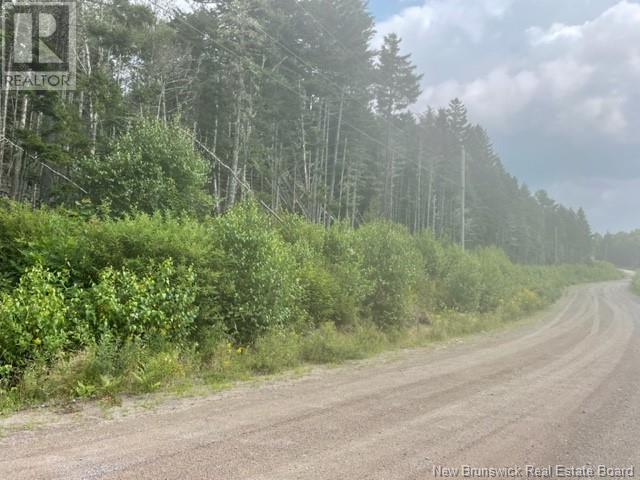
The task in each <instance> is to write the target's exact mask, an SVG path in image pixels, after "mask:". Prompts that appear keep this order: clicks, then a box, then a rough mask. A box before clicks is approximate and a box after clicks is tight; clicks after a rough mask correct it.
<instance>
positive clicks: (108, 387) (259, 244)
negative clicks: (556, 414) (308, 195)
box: [0, 201, 618, 410]
mask: <svg viewBox="0 0 640 480" xmlns="http://www.w3.org/2000/svg"><path fill="white" fill-rule="evenodd" d="M617 275H618V272H617V271H616V270H615V269H614V268H613V267H612V266H611V265H609V264H599V263H594V264H590V265H586V264H585V265H577V266H570V265H564V266H524V265H518V264H514V263H512V262H511V261H510V260H509V259H508V258H507V257H506V256H505V254H504V253H503V252H502V251H500V250H498V249H495V248H484V249H479V250H476V251H473V252H469V251H467V252H465V251H463V250H462V249H461V248H460V247H459V246H456V245H453V244H444V243H440V242H439V241H437V240H436V239H435V238H434V237H433V235H432V234H431V233H430V232H421V233H419V234H415V235H411V234H410V232H409V230H408V229H407V228H406V227H403V226H400V225H397V224H393V223H390V222H387V221H374V222H370V223H368V224H367V225H365V226H362V227H361V228H358V229H353V228H351V226H350V225H349V224H348V222H336V223H334V224H332V225H331V226H330V227H328V228H325V227H324V226H323V225H318V224H313V223H310V222H308V221H306V220H305V219H303V218H302V217H300V216H295V215H293V214H282V215H279V217H278V218H276V217H274V216H272V215H267V214H266V213H264V211H263V210H262V209H261V208H259V207H258V206H257V205H256V204H255V203H243V204H240V205H237V206H235V207H234V208H233V209H231V210H230V211H228V212H227V213H225V214H224V215H221V216H217V217H206V218H203V219H202V220H201V221H198V220H194V219H193V218H190V217H186V216H172V215H168V214H165V215H162V214H159V213H156V214H154V215H147V214H142V213H141V214H136V215H133V216H124V217H123V218H121V219H115V218H113V217H112V216H110V215H109V214H108V212H105V213H100V214H96V213H91V212H89V211H87V212H83V211H82V210H77V209H76V210H61V209H57V210H49V209H35V210H34V209H32V208H30V206H26V205H23V204H20V203H15V202H11V201H0V410H2V409H3V408H14V407H15V406H16V405H20V404H24V403H25V402H26V403H29V402H32V401H40V402H41V401H43V400H46V399H47V398H49V397H52V396H53V397H56V396H61V397H67V398H68V397H76V396H80V397H83V396H95V395H99V396H102V395H112V394H114V393H117V392H119V391H123V390H124V391H149V390H154V389H157V388H160V386H162V385H165V384H166V383H167V382H171V381H173V380H175V379H176V378H177V377H181V376H185V375H187V374H186V373H185V372H186V370H185V369H187V370H188V371H189V372H190V374H193V373H196V374H197V375H200V376H202V377H203V378H208V379H209V380H210V381H213V382H219V381H221V380H225V379H228V378H235V377H234V375H237V374H238V370H237V369H238V368H241V367H242V368H244V370H243V371H244V372H245V373H246V372H271V371H276V370H278V369H280V368H286V367H290V366H292V365H296V364H299V363H300V362H303V361H306V362H322V361H338V360H342V359H345V358H359V357H361V356H363V355H365V354H367V353H370V352H371V351H372V349H373V350H374V351H375V349H378V348H380V347H381V346H384V345H389V344H390V343H392V342H393V341H394V340H393V339H398V338H411V339H412V341H416V339H417V338H419V331H418V330H417V327H418V326H422V329H423V332H425V334H426V335H427V337H425V338H427V339H437V338H442V337H445V336H447V335H449V334H461V333H467V332H473V331H477V330H479V329H482V328H488V327H489V326H492V325H496V324H499V323H500V322H503V321H512V320H514V319H516V318H518V317H520V316H521V315H523V314H526V313H529V312H532V311H534V310H536V309H539V308H541V307H542V306H544V305H547V304H548V303H550V302H551V301H553V300H555V299H556V298H557V297H558V296H559V295H560V293H561V292H562V289H563V288H564V287H566V286H567V285H570V284H573V283H578V282H584V281H595V280H605V279H611V278H616V277H617ZM408 331H411V332H412V334H411V335H410V336H406V332H408ZM403 335H404V337H403Z"/></svg>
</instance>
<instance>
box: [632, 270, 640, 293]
mask: <svg viewBox="0 0 640 480" xmlns="http://www.w3.org/2000/svg"><path fill="white" fill-rule="evenodd" d="M631 290H632V291H633V292H634V293H636V294H637V295H640V272H637V273H636V275H635V276H634V277H633V280H632V281H631Z"/></svg>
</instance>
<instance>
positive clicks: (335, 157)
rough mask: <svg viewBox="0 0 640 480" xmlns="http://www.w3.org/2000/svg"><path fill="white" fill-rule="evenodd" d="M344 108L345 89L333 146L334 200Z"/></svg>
mask: <svg viewBox="0 0 640 480" xmlns="http://www.w3.org/2000/svg"><path fill="white" fill-rule="evenodd" d="M343 110H344V89H343V90H342V94H341V95H340V107H339V109H338V125H337V127H336V144H335V146H334V148H333V168H332V173H331V195H330V196H329V199H330V200H331V201H333V199H334V195H335V185H336V169H337V167H338V152H339V150H340V130H341V128H342V113H343Z"/></svg>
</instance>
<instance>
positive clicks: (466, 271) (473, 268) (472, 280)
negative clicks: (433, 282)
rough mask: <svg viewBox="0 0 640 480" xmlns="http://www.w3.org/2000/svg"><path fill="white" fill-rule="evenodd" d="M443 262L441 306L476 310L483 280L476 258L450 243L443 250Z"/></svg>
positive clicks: (465, 310) (459, 309)
mask: <svg viewBox="0 0 640 480" xmlns="http://www.w3.org/2000/svg"><path fill="white" fill-rule="evenodd" d="M443 264H444V278H442V283H443V287H444V290H443V293H444V296H443V298H442V299H441V306H442V307H444V308H449V309H453V310H458V311H462V312H475V311H478V310H479V309H480V298H481V292H482V280H483V279H482V274H481V271H480V262H479V261H478V259H477V258H476V257H475V256H473V255H470V254H469V253H466V252H464V251H463V250H462V249H461V248H459V247H458V246H455V245H451V246H449V247H447V248H446V250H445V255H444V260H443Z"/></svg>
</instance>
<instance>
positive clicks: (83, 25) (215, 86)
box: [0, 0, 591, 264]
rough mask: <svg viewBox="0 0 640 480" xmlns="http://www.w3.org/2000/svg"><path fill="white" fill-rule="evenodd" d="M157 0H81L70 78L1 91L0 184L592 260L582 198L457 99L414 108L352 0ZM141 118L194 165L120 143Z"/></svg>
mask: <svg viewBox="0 0 640 480" xmlns="http://www.w3.org/2000/svg"><path fill="white" fill-rule="evenodd" d="M170 5H171V2H164V3H161V2H160V1H159V0H151V1H149V2H146V3H145V4H140V3H133V2H130V1H129V0H112V1H107V2H94V1H87V0H82V1H79V2H77V9H78V13H77V15H78V18H79V19H80V21H79V22H78V25H77V40H76V41H77V44H78V48H77V56H78V58H77V64H78V80H77V85H78V86H77V89H76V90H75V91H63V92H46V91H35V92H28V91H27V92H23V91H11V90H9V91H6V92H2V93H3V96H2V98H1V99H0V116H1V117H2V118H1V122H0V138H2V140H3V142H2V144H1V145H0V195H1V196H5V197H9V198H11V199H13V200H16V201H25V202H29V203H31V204H32V205H33V206H41V205H47V206H57V205H64V206H68V207H73V206H74V205H75V204H76V203H77V202H78V201H81V200H82V199H84V198H90V199H91V201H92V202H93V204H94V205H104V204H107V203H108V204H109V205H110V208H111V212H112V213H113V214H114V215H122V214H125V213H128V212H132V211H141V212H147V213H152V212H153V211H155V210H163V209H172V210H176V209H179V210H180V211H183V212H186V213H202V212H211V211H214V212H216V213H222V212H224V211H226V210H228V209H229V208H231V207H232V206H233V205H234V204H235V203H237V202H238V201H241V200H242V199H245V198H254V199H256V200H257V201H258V202H260V203H261V204H262V205H263V206H264V207H265V208H268V209H269V210H270V211H272V212H280V211H287V212H293V213H297V214H300V215H302V216H304V217H305V218H307V219H308V220H309V221H312V222H314V223H319V224H324V225H325V226H328V225H330V224H332V223H335V222H337V221H341V220H346V221H347V222H349V223H350V224H351V225H353V226H357V225H360V224H363V223H365V222H367V221H369V220H372V219H377V218H385V219H388V220H391V221H394V222H397V223H400V224H402V225H405V226H407V227H408V228H409V229H410V230H411V231H414V232H420V231H423V230H428V231H431V232H433V234H434V235H435V236H436V238H438V239H442V240H443V241H447V242H457V243H463V244H464V245H463V246H464V247H467V248H474V247H477V246H486V245H495V246H497V247H499V248H502V249H503V250H504V251H505V252H507V254H508V255H509V257H510V258H511V259H513V260H514V261H517V262H521V263H542V264H552V263H561V262H579V261H584V260H587V259H588V258H590V256H591V247H590V234H591V232H590V228H589V224H588V222H587V219H586V217H585V214H584V212H583V211H582V210H581V209H578V210H577V211H574V210H572V209H569V208H566V207H564V206H562V205H559V204H557V203H556V202H554V201H553V200H552V199H551V198H549V196H548V195H547V194H546V193H545V192H544V191H539V192H536V193H532V192H531V191H530V190H529V189H528V188H527V186H526V185H525V184H522V183H520V182H519V181H518V180H517V179H516V178H514V177H513V176H511V175H510V174H509V173H508V172H506V171H505V169H504V167H503V165H502V162H501V160H500V158H499V156H498V155H497V153H496V152H495V151H494V149H493V147H492V145H491V141H490V139H489V137H488V135H487V132H486V131H485V130H484V129H483V128H482V126H480V125H476V124H473V123H471V121H470V120H469V119H468V118H467V112H466V109H465V106H464V105H463V104H462V102H461V101H460V100H458V99H452V101H451V103H450V104H449V106H448V107H447V108H438V109H432V108H428V109H427V110H426V111H424V112H422V113H420V114H414V113H410V110H409V108H410V107H412V105H414V104H415V102H416V101H417V99H418V97H419V95H420V93H421V92H420V86H419V80H420V78H421V76H422V74H421V73H419V72H417V71H416V68H415V66H414V65H413V64H412V62H411V58H410V56H409V55H405V54H403V53H402V43H401V39H400V38H398V37H397V36H395V35H393V34H391V35H388V36H387V37H386V38H385V39H384V42H383V44H382V46H381V47H380V48H379V49H374V48H373V47H372V40H373V37H374V23H373V18H372V17H371V15H370V14H369V13H368V12H367V10H366V6H365V5H364V4H363V2H361V1H360V0H281V1H278V2H264V1H260V0H234V1H229V2H222V3H219V2H202V3H199V4H196V5H199V6H198V7H197V8H196V9H195V10H190V11H187V12H181V11H179V10H175V9H173V8H172V7H171V6H170ZM7 23H8V25H9V26H10V22H7ZM424 75H429V72H424ZM149 120H153V121H155V122H158V123H161V124H162V125H163V126H166V127H172V128H173V127H175V128H181V129H182V130H183V131H184V134H185V135H189V137H190V138H191V142H192V144H193V145H194V147H195V150H196V151H197V153H198V154H199V155H200V156H202V157H203V158H204V159H205V163H206V165H204V166H202V165H200V164H198V165H195V164H193V163H190V158H191V157H190V155H188V154H184V153H185V152H178V151H176V150H174V151H173V152H172V154H174V155H180V154H181V153H183V154H184V159H183V160H181V162H182V163H181V164H180V165H179V166H172V165H168V164H166V163H163V162H155V157H154V155H155V153H156V152H151V151H149V150H146V151H143V150H142V149H141V150H140V151H138V150H132V149H131V148H130V147H131V145H132V143H133V142H135V143H138V145H141V144H142V143H143V142H150V143H154V144H155V145H156V146H158V148H159V142H162V141H170V139H171V138H173V135H174V134H173V133H167V135H168V136H167V137H165V138H163V139H160V138H154V135H155V134H156V133H158V132H155V133H154V132H153V131H152V129H153V128H154V127H151V126H150V125H149V124H148V121H149ZM163 192H164V193H163ZM203 192H204V194H202V193H203ZM195 197H197V198H195ZM463 225H464V227H463Z"/></svg>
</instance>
